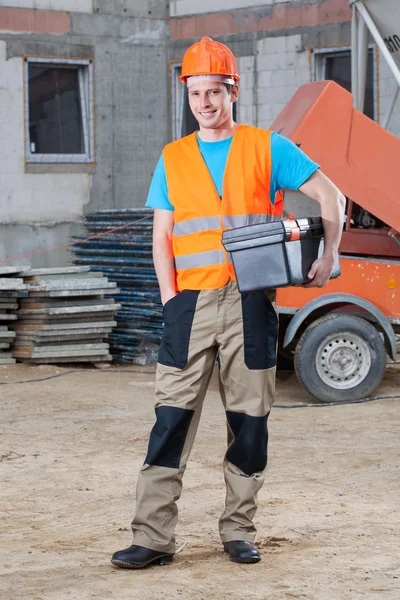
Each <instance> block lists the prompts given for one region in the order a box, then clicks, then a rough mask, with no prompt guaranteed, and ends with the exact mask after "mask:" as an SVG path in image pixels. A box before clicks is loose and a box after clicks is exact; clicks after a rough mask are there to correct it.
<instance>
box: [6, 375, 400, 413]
mask: <svg viewBox="0 0 400 600" xmlns="http://www.w3.org/2000/svg"><path fill="white" fill-rule="evenodd" d="M99 372H101V371H99V370H98V369H70V370H69V371H64V372H63V373H58V374H57V375H49V376H48V377H39V378H38V379H23V380H21V381H0V385H20V384H24V383H37V382H40V381H48V380H50V379H56V378H57V377H63V376H64V375H70V374H71V373H99ZM103 372H107V373H138V374H140V375H154V371H142V370H139V369H138V370H132V369H129V370H128V369H111V370H110V371H103ZM395 398H400V394H394V395H389V396H371V397H369V398H360V399H359V400H345V401H344V402H313V403H307V404H303V403H299V404H274V408H317V407H318V408H319V407H321V406H344V405H345V404H364V403H365V402H375V401H376V400H392V399H395Z"/></svg>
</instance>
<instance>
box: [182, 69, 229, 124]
mask: <svg viewBox="0 0 400 600" xmlns="http://www.w3.org/2000/svg"><path fill="white" fill-rule="evenodd" d="M238 92H239V90H238V86H237V85H235V86H233V89H232V93H231V94H229V93H228V90H227V88H226V86H225V85H224V84H223V83H219V82H215V81H207V80H204V81H199V82H197V83H193V84H192V85H190V86H189V89H188V93H189V105H190V108H191V111H192V113H193V115H194V117H195V118H196V120H197V121H198V122H199V125H200V126H201V127H204V128H205V129H217V128H218V127H221V126H222V125H223V124H224V123H225V122H226V121H227V120H228V119H231V118H232V104H233V102H235V101H236V100H237V97H238Z"/></svg>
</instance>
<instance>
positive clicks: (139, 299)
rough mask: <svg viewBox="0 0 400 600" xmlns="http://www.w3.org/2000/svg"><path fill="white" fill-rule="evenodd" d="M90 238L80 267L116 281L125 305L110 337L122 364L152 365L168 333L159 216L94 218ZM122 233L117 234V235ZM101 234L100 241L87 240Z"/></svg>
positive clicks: (110, 213)
mask: <svg viewBox="0 0 400 600" xmlns="http://www.w3.org/2000/svg"><path fill="white" fill-rule="evenodd" d="M85 228H86V231H85V234H84V235H81V236H80V237H78V238H76V239H77V240H79V243H77V244H76V245H75V246H74V247H73V252H74V253H75V264H77V265H90V266H91V268H92V270H93V271H100V272H102V273H104V274H105V275H107V277H108V278H109V279H110V281H115V282H116V284H117V285H118V287H119V292H118V294H116V296H115V299H116V301H117V302H120V303H121V305H122V308H121V310H119V311H118V313H117V314H116V321H117V327H116V328H115V329H114V330H113V332H112V333H111V334H110V346H111V353H112V355H113V359H114V361H116V362H121V363H131V362H141V363H142V364H143V362H152V361H155V360H156V359H157V349H158V345H159V343H160V338H161V334H162V322H163V319H162V307H161V301H160V293H159V289H158V283H157V277H156V273H155V270H154V265H153V259H152V228H153V211H152V210H149V209H111V210H102V211H96V212H93V213H89V214H88V215H86V218H85ZM115 228H120V229H118V230H117V231H112V232H111V233H109V232H110V231H111V230H114V229H115ZM98 234H101V237H99V238H97V239H89V240H88V241H85V238H87V237H91V236H93V235H98Z"/></svg>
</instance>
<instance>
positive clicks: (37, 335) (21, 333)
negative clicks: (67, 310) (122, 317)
mask: <svg viewBox="0 0 400 600" xmlns="http://www.w3.org/2000/svg"><path fill="white" fill-rule="evenodd" d="M113 322H115V321H113ZM111 331H112V327H91V328H83V329H82V328H81V329H79V328H78V326H76V328H75V329H72V328H71V329H57V331H54V330H49V331H43V330H40V331H38V330H31V329H19V330H18V338H21V339H23V338H29V339H33V340H35V341H41V340H42V341H44V342H45V341H47V340H50V339H53V338H57V339H64V338H68V339H73V338H85V337H86V336H97V337H102V336H104V335H106V334H107V333H110V332H111ZM10 333H12V334H13V337H14V336H15V335H16V334H15V332H14V331H12V332H10ZM1 335H2V334H1ZM10 337H11V336H10Z"/></svg>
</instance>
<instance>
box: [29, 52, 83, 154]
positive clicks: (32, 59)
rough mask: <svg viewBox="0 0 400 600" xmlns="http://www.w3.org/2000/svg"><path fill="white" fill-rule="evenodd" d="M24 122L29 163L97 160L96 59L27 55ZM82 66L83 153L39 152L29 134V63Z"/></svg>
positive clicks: (80, 75) (80, 73)
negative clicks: (35, 149)
mask: <svg viewBox="0 0 400 600" xmlns="http://www.w3.org/2000/svg"><path fill="white" fill-rule="evenodd" d="M23 58H24V112H25V115H24V124H25V163H26V164H65V163H67V164H93V163H94V92H93V59H78V58H76V59H75V58H73V59H72V58H61V57H57V58H55V57H54V58H53V57H51V58H50V57H48V58H47V57H42V56H24V57H23ZM30 64H37V65H43V64H47V65H49V64H50V65H54V66H61V67H64V66H67V67H68V66H72V67H75V66H76V67H78V68H77V71H78V84H79V98H80V106H81V118H82V138H83V145H84V150H85V152H84V153H82V154H39V153H37V152H32V151H31V140H30V135H29V125H30V124H29V65H30Z"/></svg>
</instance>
